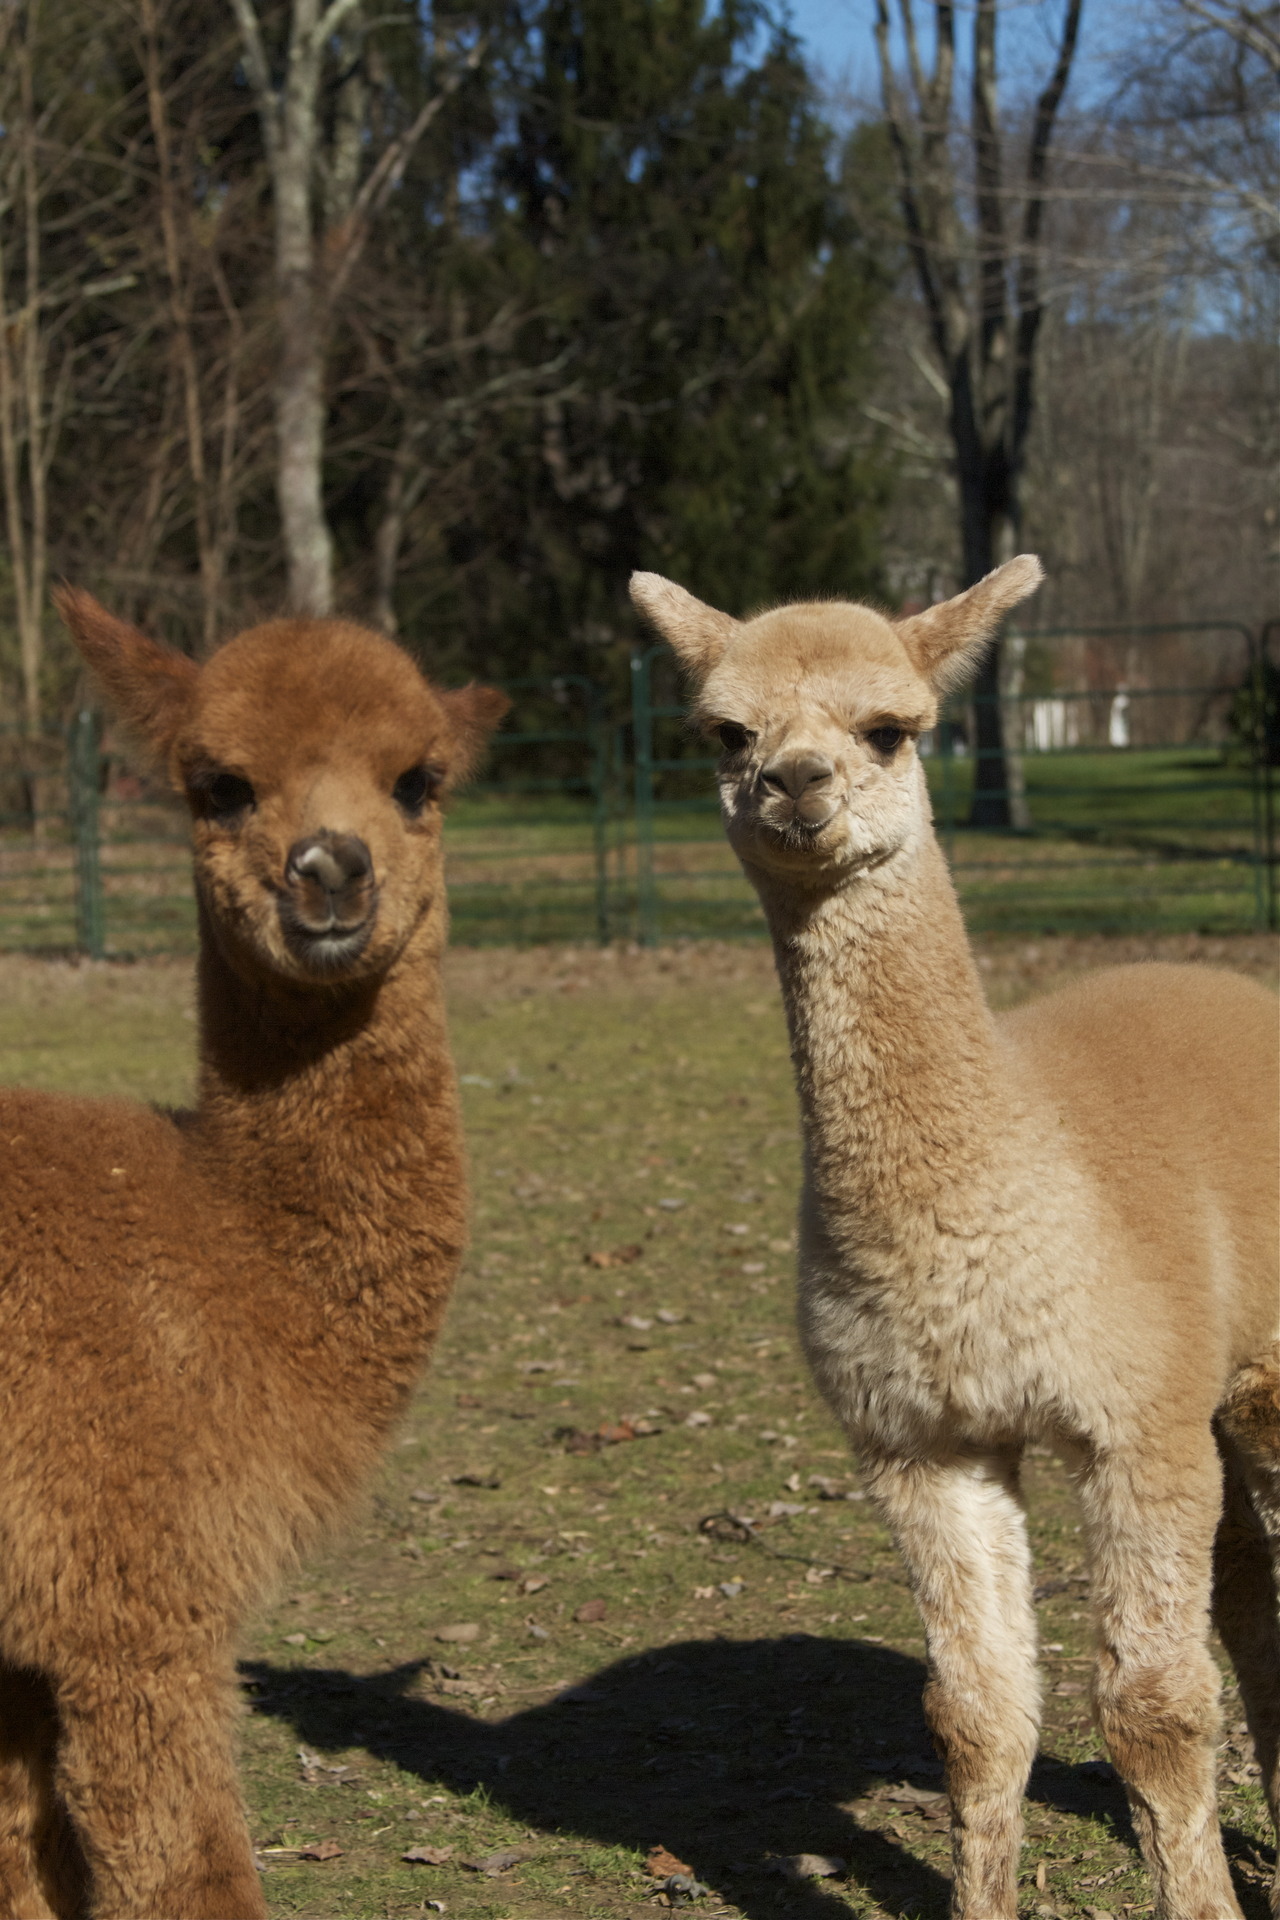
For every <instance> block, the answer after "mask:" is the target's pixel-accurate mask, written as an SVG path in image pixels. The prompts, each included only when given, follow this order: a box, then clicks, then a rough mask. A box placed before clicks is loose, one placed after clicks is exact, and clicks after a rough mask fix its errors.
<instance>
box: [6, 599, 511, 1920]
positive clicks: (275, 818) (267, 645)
mask: <svg viewBox="0 0 1280 1920" xmlns="http://www.w3.org/2000/svg"><path fill="white" fill-rule="evenodd" d="M61 606H62V611H63V613H64V616H65V617H66V619H67V621H68V623H69V625H70V627H71V630H72V633H73V636H74V637H75V639H76V641H77V643H78V645H79V646H80V648H81V650H82V652H83V653H84V655H85V657H86V659H87V660H88V661H89V663H90V664H91V666H92V667H93V668H94V669H95V671H96V673H97V674H98V676H99V678H100V679H101V680H102V682H103V684H104V685H105V687H106V689H107V692H108V694H109V695H110V697H111V698H112V700H113V701H114V703H115V705H116V706H117V708H118V709H119V711H120V712H121V714H122V716H123V717H124V718H125V719H126V721H127V722H128V723H129V724H130V725H131V726H132V727H133V728H134V729H135V730H136V731H137V732H138V733H139V734H140V735H141V736H142V737H143V739H144V741H145V743H146V744H147V745H148V746H149V747H150V749H151V750H152V751H153V753H154V754H155V755H156V757H157V759H158V760H159V761H160V762H161V763H162V764H163V765H164V766H165V767H166V768H167V769H168V771H169V774H170V777H171V779H172V780H173V783H174V785H175V786H176V787H177V788H178V789H179V790H182V791H185V792H186V793H187V794H188V797H189V798H190V801H191V805H192V811H193V839H194V848H195V878H196V888H197V896H198V902H199V915H200V958H199V999H200V1072H199V1099H198V1104H197V1106H196V1108H195V1110H194V1111H193V1112H189V1113H166V1112H157V1111H154V1110H150V1109H147V1108H142V1107H135V1106H131V1105H128V1104H126V1103H123V1102H119V1101H107V1100H102V1101H93V1100H79V1099H67V1098H62V1097H57V1096H51V1095H47V1094H38V1093H27V1092H21V1091H17V1090H5V1091H4V1092H3V1093H2V1094H0V1154H2V1156H3V1157H2V1158H0V1169H2V1171H3V1181H4V1207H3V1219H4V1258H3V1266H2V1268H0V1546H2V1551H0V1916H5V1920H10V1917H12V1920H47V1917H48V1916H53V1915H56V1916H58V1920H71V1917H72V1916H77V1917H78V1916H82V1915H83V1916H92V1920H257V1917H258V1916H261V1915H265V1913H266V1904H265V1902H264V1900H263V1896H262V1891H261V1887H260V1885H259V1880H258V1874H257V1872H256V1870H255V1868H254V1865H253V1859H252V1854H251V1851H250V1847H249V1840H248V1834H247V1830H246V1825H245V1819H244V1813H243V1808H242V1805H241V1799H240V1793H239V1788H238V1785H237V1782H236V1778H235V1772H234V1767H233V1763H232V1757H231V1735H232V1721H233V1698H234V1693H233V1659H234V1649H235V1636H236V1632H237V1629H238V1626H239V1623H240V1621H241V1620H242V1619H243V1617H244V1614H245V1612H246V1609H247V1608H249V1607H250V1606H251V1605H252V1604H253V1603H254V1601H255V1600H256V1599H257V1598H258V1597H259V1596H260V1595H261V1594H262V1593H263V1591H264V1588H266V1587H267V1586H268V1585H269V1583H270V1582H271V1581H272V1579H273V1578H274V1577H275V1576H277V1575H278V1573H279V1572H280V1570H281V1569H282V1568H283V1567H284V1566H286V1565H287V1564H288V1563H289V1562H290V1561H291V1560H292V1559H293V1558H294V1557H295V1556H296V1555H297V1554H298V1553H300V1552H301V1551H303V1549H304V1548H305V1547H306V1546H307V1545H308V1543H310V1542H312V1541H314V1540H315V1539H316V1537H317V1534H318V1533H319V1532H320V1530H321V1529H323V1528H325V1527H327V1526H329V1525H331V1524H332V1523H333V1522H335V1521H336V1520H337V1519H338V1518H339V1517H340V1516H341V1515H342V1513H343V1511H344V1510H345V1509H346V1508H347V1507H348V1505H349V1503H350V1501H351V1500H352V1498H353V1496H354V1495H355V1493H356V1492H357V1491H358V1489H359V1488H360V1486H361V1483H362V1482H363V1481H364V1480H365V1479H366V1477H367V1475H368V1474H369V1471H370V1469H371V1468H372V1466H373V1464H374V1462H375V1461H376V1460H377V1458H378V1455H379V1452H380V1450H381V1449H382V1448H383V1447H384V1446H385V1445H386V1443H387V1440H388V1436H389V1435H390V1434H391V1432H392V1430H393V1428H394V1426H395V1423H396V1420H397V1418H398V1416H399V1415H400V1413H401V1411H402V1410H403V1408H404V1406H405V1403H406V1400H407V1398H408V1395H409V1393H410V1391H411V1389H412V1387H413V1385H414V1383H415V1381H416V1380H417V1378H418V1376H419V1374H420V1372H421V1369H422V1367H423V1364H424V1362H425V1360H426V1357H427V1354H428V1352H429V1350H430V1347H431V1344H432V1341H433V1339H434V1337H435V1334H436V1332H437V1329H438V1327H439V1325H440V1320H441V1316H442V1314H443V1311H444V1307H445V1303H446V1301H447V1299H448V1295H449V1290H450V1288H451V1286H452V1284H453V1279H454V1275H455V1273H456V1271H457V1267H458V1262H459V1258H460V1255H461V1252H462V1248H463V1242H464V1238H465V1233H466V1211H467V1196H466V1180H465V1170H464V1165H463V1156H462V1142H461V1136H460V1128H459V1118H458V1108H457V1098H456V1090H455V1084H454V1074H453V1068H452V1065H451V1062H450V1057H449V1048H448V1040H447V1036H446V1032H445V1019H444V1007H443V1001H442V994H441V988H440V979H439V962H440V955H441V951H442V948H443V946H444V942H445V937H446V908H445V899H444V887H443V873H442V852H441V823H440V812H439V805H438V797H439V795H440V794H441V793H443V792H445V791H446V790H447V789H448V787H449V786H450V784H451V783H452V782H453V781H455V780H456V779H458V778H460V777H462V776H463V775H465V773H466V772H467V771H468V770H469V768H470V767H471V765H472V764H473V763H474V761H475V759H476V757H477V755H478V753H479V752H480V751H481V750H482V748H483V743H484V740H485V738H486V737H487V734H488V732H489V730H490V729H491V728H492V726H493V725H494V724H496V722H497V720H498V719H499V718H500V716H501V714H502V712H503V711H504V709H505V705H506V702H505V700H504V699H503V697H502V696H501V695H499V694H496V693H493V692H491V691H489V690H487V689H483V688H468V689H466V690H465V691H464V692H462V693H456V694H441V693H439V692H438V691H436V690H435V689H433V688H432V687H431V686H430V685H429V684H428V683H427V682H426V681H425V680H424V679H423V677H422V676H421V674H420V673H419V672H418V670H417V668H416V667H415V666H414V665H413V663H412V662H411V661H410V660H409V659H408V657H407V656H406V655H405V654H404V653H403V652H401V651H400V649H398V648H397V647H395V646H393V645H392V644H391V643H390V642H389V641H387V640H385V639H382V638H381V637H379V636H378V635H376V634H372V633H369V632H366V631H364V630H362V629H360V628H359V627H356V626H353V625H350V624H348V623H345V622H341V621H301V620H287V621H276V622H272V623H271V624H269V625H266V626H262V627H257V628H254V629H252V630H251V631H249V632H247V633H244V634H241V635H240V636H239V637H238V638H236V639H234V640H232V641H230V642H229V643H228V644H227V645H226V646H224V647H223V648H221V649H220V650H219V651H218V652H217V653H215V654H214V655H213V657H212V658H211V659H210V660H209V661H208V662H207V664H206V665H205V666H203V667H201V668H197V667H196V666H195V665H194V663H192V662H190V661H187V660H184V659H182V658H181V657H180V656H178V655H175V654H173V653H171V652H169V651H168V650H167V649H165V648H162V647H159V646H157V645H156V644H155V643H154V642H153V641H150V640H147V639H146V638H145V637H144V636H143V635H141V634H139V633H136V632H134V631H133V629H131V628H129V627H127V626H125V625H124V624H123V623H121V622H119V621H116V620H114V619H112V617H111V616H110V615H109V614H107V613H106V612H105V611H104V610H103V609H102V608H101V607H99V606H98V605H97V604H96V603H95V602H94V601H93V600H91V599H90V598H89V596H88V595H86V594H82V593H67V594H64V595H63V596H62V598H61ZM415 769H422V770H425V773H424V777H423V780H422V782H421V785H422V787H423V788H425V789H426V790H427V791H428V793H429V796H430V797H427V798H426V799H425V800H424V802H423V804H422V806H421V809H420V810H418V811H415V809H414V808H413V807H406V805H405V804H403V801H402V800H397V799H396V798H395V797H394V795H393V789H395V788H396V783H397V782H398V781H401V779H402V776H404V775H406V774H408V773H410V772H411V771H412V770H415ZM228 777H233V782H232V785H231V787H230V789H227V787H226V781H227V779H228ZM219 780H221V781H222V782H223V785H222V786H221V787H220V786H219V785H218V784H217V782H218V781H219ZM236 783H238V785H237V784H236ZM228 791H229V792H230V794H231V798H232V800H235V799H240V800H242V801H244V796H245V795H246V794H247V795H248V799H247V801H244V804H242V805H240V806H239V807H234V806H233V807H230V808H228V806H227V804H226V796H227V792H228ZM416 791H417V789H413V791H412V792H411V793H410V796H409V797H410V798H412V797H414V795H415V794H416ZM357 843H359V844H360V845H362V846H363V847H364V848H365V849H366V850H367V855H368V859H369V862H370V867H371V873H370V874H368V875H364V876H362V879H361V884H360V886H359V888H357V889H356V890H355V891H352V890H351V889H348V890H347V891H346V892H343V891H342V890H341V889H338V890H336V891H335V892H334V894H333V899H334V901H335V908H334V911H335V913H337V912H338V911H339V909H341V916H342V924H340V925H338V924H333V925H329V924H327V918H328V907H327V896H326V894H325V891H324V888H323V886H322V885H321V884H320V882H318V881H317V879H316V877H315V874H314V872H311V871H305V870H303V869H300V868H299V867H298V866H297V860H298V858H299V856H300V854H301V853H303V852H305V850H306V849H307V848H308V847H315V846H317V845H319V846H326V847H327V846H338V847H339V848H340V849H341V848H349V847H351V846H354V845H356V844H357ZM291 854H292V855H293V858H294V863H293V864H292V865H291ZM304 868H305V862H304Z"/></svg>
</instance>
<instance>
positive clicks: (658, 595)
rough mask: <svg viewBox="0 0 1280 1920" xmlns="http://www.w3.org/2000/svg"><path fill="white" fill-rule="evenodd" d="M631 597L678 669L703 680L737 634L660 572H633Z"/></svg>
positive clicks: (724, 617)
mask: <svg viewBox="0 0 1280 1920" xmlns="http://www.w3.org/2000/svg"><path fill="white" fill-rule="evenodd" d="M631 598H632V600H633V601H634V602H635V604H636V606H638V607H639V609H640V611H641V613H643V614H644V615H645V616H646V618H647V619H649V620H651V621H652V622H653V624H654V626H655V627H656V628H657V629H658V632H659V633H660V634H661V635H662V637H663V639H664V640H669V641H670V643H671V645H672V647H673V648H674V649H675V652H676V654H677V655H678V657H679V660H680V664H681V666H682V667H687V668H688V670H689V672H690V673H693V674H696V675H698V677H699V678H704V677H705V676H706V675H707V674H708V673H710V671H711V669H712V667H714V666H715V664H716V662H717V661H718V660H719V658H720V656H721V654H722V653H723V652H724V650H725V648H726V647H727V646H728V644H729V642H730V640H731V639H732V638H733V636H734V634H735V633H736V632H737V631H738V622H737V621H736V620H734V619H733V618H732V617H731V615H729V614H727V613H717V612H716V609H715V608H714V607H707V606H704V605H703V603H702V601H701V600H695V599H694V597H693V595H692V594H691V593H686V592H685V590H684V588H683V587H678V586H677V585H676V583H675V581H674V580H664V579H663V577H662V575H661V574H660V573H633V574H632V576H631Z"/></svg>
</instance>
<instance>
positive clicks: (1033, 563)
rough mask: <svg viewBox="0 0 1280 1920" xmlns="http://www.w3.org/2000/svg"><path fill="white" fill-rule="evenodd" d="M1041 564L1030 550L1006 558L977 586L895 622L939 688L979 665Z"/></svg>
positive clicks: (1038, 577)
mask: <svg viewBox="0 0 1280 1920" xmlns="http://www.w3.org/2000/svg"><path fill="white" fill-rule="evenodd" d="M1043 579H1044V568H1043V567H1042V566H1041V565H1040V562H1039V560H1037V558H1036V556H1035V554H1034V553H1020V554H1019V555H1018V557H1017V559H1016V560H1006V562H1005V564H1004V565H1003V566H1002V567H997V568H996V569H995V571H994V572H993V573H989V574H987V575H986V577H985V578H984V579H982V580H979V581H978V582H977V584H976V586H972V587H969V588H968V589H967V591H966V592H964V593H958V594H957V595H956V596H955V599H954V600H943V601H941V602H940V603H939V604H938V605H937V606H936V607H929V608H927V609H926V610H925V612H924V613H915V614H912V615H911V616H910V618H909V619H906V620H899V621H898V622H897V625H896V629H895V630H896V632H897V635H898V638H899V639H900V640H901V642H902V644H903V646H904V647H905V648H906V650H907V652H908V653H909V654H910V655H911V658H912V660H913V661H914V662H915V664H916V666H917V667H918V668H919V669H920V671H921V673H922V674H923V675H924V676H925V678H926V680H931V681H932V682H933V685H934V686H935V687H936V688H937V689H938V691H939V693H945V692H948V691H949V690H950V689H951V688H952V687H955V686H958V685H959V684H960V682H961V681H962V680H965V679H966V678H967V677H968V675H969V674H970V673H971V672H972V671H973V669H974V668H975V667H976V666H977V664H978V661H979V659H980V658H981V656H982V651H983V648H984V647H985V646H986V643H987V641H988V639H989V638H990V636H991V634H992V633H993V632H994V630H995V628H996V626H997V625H998V624H999V622H1000V620H1001V618H1002V617H1003V616H1004V615H1005V614H1006V613H1008V611H1009V609H1010V607H1016V606H1017V604H1018V602H1019V601H1020V600H1025V599H1026V598H1027V595H1028V594H1031V593H1034V592H1035V590H1036V588H1037V587H1038V586H1039V585H1040V582H1041V581H1042V580H1043Z"/></svg>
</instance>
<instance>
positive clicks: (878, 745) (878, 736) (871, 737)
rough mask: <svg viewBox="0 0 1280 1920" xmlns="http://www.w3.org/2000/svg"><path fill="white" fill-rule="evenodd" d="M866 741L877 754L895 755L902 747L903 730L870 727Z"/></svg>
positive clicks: (899, 728)
mask: <svg viewBox="0 0 1280 1920" xmlns="http://www.w3.org/2000/svg"><path fill="white" fill-rule="evenodd" d="M867 739H868V741H869V742H870V744H871V745H872V746H873V747H874V748H875V750H876V752H877V753H883V754H886V755H887V754H890V753H896V752H897V750H898V748H899V747H900V746H901V745H902V739H903V729H902V728H901V727H872V729H871V731H870V733H869V734H868V735H867Z"/></svg>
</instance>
